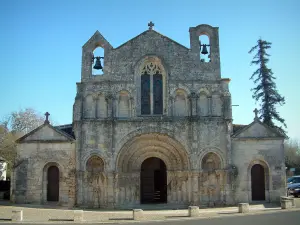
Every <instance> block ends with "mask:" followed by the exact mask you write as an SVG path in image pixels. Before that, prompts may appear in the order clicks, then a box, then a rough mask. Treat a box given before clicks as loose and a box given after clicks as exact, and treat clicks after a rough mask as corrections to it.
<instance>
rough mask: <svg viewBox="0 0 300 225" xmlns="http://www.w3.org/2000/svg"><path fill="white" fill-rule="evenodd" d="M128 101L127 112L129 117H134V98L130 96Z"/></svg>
mask: <svg viewBox="0 0 300 225" xmlns="http://www.w3.org/2000/svg"><path fill="white" fill-rule="evenodd" d="M129 101H130V103H129V107H130V109H129V110H130V112H129V117H134V111H133V107H134V98H133V97H130V99H129Z"/></svg>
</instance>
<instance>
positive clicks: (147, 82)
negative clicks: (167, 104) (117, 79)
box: [141, 62, 164, 115]
mask: <svg viewBox="0 0 300 225" xmlns="http://www.w3.org/2000/svg"><path fill="white" fill-rule="evenodd" d="M141 74H142V75H141V114H142V115H151V114H154V115H161V114H163V91H164V88H163V76H162V71H161V68H160V66H159V65H156V64H155V63H153V62H149V63H147V64H145V66H144V67H143V69H142V73H141Z"/></svg>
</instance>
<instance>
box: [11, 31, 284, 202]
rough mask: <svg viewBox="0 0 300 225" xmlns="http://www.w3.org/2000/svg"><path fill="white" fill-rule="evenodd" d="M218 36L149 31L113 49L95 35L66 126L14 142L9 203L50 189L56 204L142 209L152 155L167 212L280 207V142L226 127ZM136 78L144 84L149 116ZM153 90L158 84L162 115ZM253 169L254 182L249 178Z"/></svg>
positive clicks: (225, 83) (273, 134)
mask: <svg viewBox="0 0 300 225" xmlns="http://www.w3.org/2000/svg"><path fill="white" fill-rule="evenodd" d="M151 28H152V27H151ZM218 31H219V29H218V28H217V27H211V26H209V25H199V26H196V27H191V28H190V29H189V33H190V48H187V47H185V46H183V45H181V44H179V43H177V42H175V41H173V40H171V39H170V38H168V37H166V36H164V35H162V34H160V33H158V32H157V31H155V30H154V29H149V30H146V31H145V32H143V33H141V34H140V35H138V36H137V37H134V38H133V39H131V40H129V41H128V42H126V43H124V44H122V45H121V46H119V47H117V48H114V47H112V45H111V44H110V43H109V42H108V41H107V40H106V39H105V38H104V37H103V36H102V35H101V34H100V32H98V31H96V33H95V34H94V35H93V36H92V37H91V38H90V39H89V40H88V42H87V43H86V44H84V45H83V47H82V67H81V82H79V83H77V93H76V96H75V102H74V106H73V123H72V124H70V125H65V126H58V127H53V126H51V125H50V124H48V123H45V124H44V125H42V126H41V127H39V128H37V129H36V130H34V131H32V132H30V133H29V134H27V135H25V136H24V137H22V138H21V139H19V140H18V163H17V164H16V166H15V169H14V172H13V182H12V189H11V192H12V201H14V202H18V203H24V202H26V203H41V204H48V203H49V202H50V200H51V201H52V200H53V199H55V193H56V191H57V195H58V200H55V202H56V203H57V204H59V205H69V206H74V205H77V206H81V207H91V208H93V207H96V208H132V207H138V208H141V206H142V202H141V201H142V198H144V197H145V196H146V197H147V194H148V195H149V194H154V192H153V190H152V191H151V190H150V191H149V190H148V191H145V190H146V189H147V188H149V187H150V186H151V185H152V186H153V185H154V184H155V185H154V186H157V184H158V183H157V181H153V180H152V183H151V184H149V185H148V186H147V185H146V186H143V185H142V183H143V182H145V181H144V180H147V179H146V178H145V179H144V178H143V176H144V175H143V174H144V173H143V172H142V171H143V162H145V160H146V159H149V158H152V157H154V158H158V159H160V160H162V162H163V163H164V165H165V168H166V171H164V172H165V173H166V180H165V181H164V182H165V183H161V184H160V185H161V186H162V187H159V188H160V189H159V190H160V193H165V194H166V200H165V201H164V204H166V205H167V206H169V207H174V206H176V207H187V206H189V205H193V206H200V207H213V206H219V205H233V204H236V203H238V202H252V201H254V200H256V199H257V198H261V199H260V200H263V201H266V202H277V201H278V202H279V200H280V199H279V197H280V196H282V195H285V193H286V191H285V188H286V187H285V165H284V153H283V141H284V136H282V135H281V134H280V133H278V132H277V131H276V130H273V129H271V128H269V127H267V126H266V125H265V124H263V123H262V122H260V121H259V120H258V119H257V118H255V119H254V121H253V122H252V123H250V124H249V125H243V126H241V125H239V126H237V125H233V124H232V121H233V119H232V109H231V94H230V91H229V82H230V79H228V78H221V70H220V49H219V33H218ZM201 35H207V36H208V37H209V43H207V44H210V49H209V62H204V61H203V60H201V57H203V56H202V54H201V53H200V44H203V43H200V41H199V36H201ZM97 47H100V48H103V49H104V66H103V74H102V75H95V74H93V69H92V67H93V57H94V54H93V52H94V50H95V49H96V48H97ZM143 74H147V76H149V82H150V83H149V86H150V89H149V90H148V91H149V92H148V94H149V96H150V97H149V100H150V101H149V104H150V105H149V107H150V108H149V109H150V113H148V114H147V115H145V114H143V112H142V104H145V102H143V101H144V100H143V99H144V96H145V94H144V92H145V89H144V86H142V84H143V79H142V75H143ZM157 74H159V76H161V83H159V84H157V83H155V82H156V81H155V77H156V75H157ZM156 84H157V85H161V92H160V97H161V99H162V102H161V105H160V106H161V107H162V113H159V114H157V113H155V107H156V106H155V104H158V103H157V95H156V93H157V90H158V89H157V88H156V86H155V85H156ZM155 96H156V97H155ZM143 107H144V105H143ZM254 165H259V166H256V167H255V168H258V169H257V170H256V169H254V167H253V166H254ZM50 167H51V169H50ZM53 167H57V168H58V171H59V176H58V178H57V179H56V178H55V177H56V175H55V172H51V171H55V168H54V169H53ZM257 171H261V172H259V174H257V176H256V177H261V179H260V180H259V179H256V180H255V179H254V176H253V173H258V172H257ZM53 174H54V175H53ZM251 174H252V175H251ZM55 179H56V180H57V182H58V186H57V184H56V183H57V182H55ZM149 179H150V178H149ZM149 179H148V180H149ZM151 179H154V178H153V177H152V178H151ZM161 179H163V178H161ZM153 182H154V183H153ZM155 182H156V183H155ZM152 188H153V187H152ZM150 189H151V188H150ZM154 189H155V188H154ZM55 190H56V191H55ZM49 193H50V194H49ZM146 197H145V198H146ZM161 198H162V197H161Z"/></svg>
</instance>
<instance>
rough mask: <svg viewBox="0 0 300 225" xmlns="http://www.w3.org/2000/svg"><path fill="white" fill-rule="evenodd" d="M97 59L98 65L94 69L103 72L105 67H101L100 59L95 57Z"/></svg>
mask: <svg viewBox="0 0 300 225" xmlns="http://www.w3.org/2000/svg"><path fill="white" fill-rule="evenodd" d="M95 58H96V63H95V66H94V67H93V68H94V69H95V70H102V69H103V67H102V65H101V61H100V57H95Z"/></svg>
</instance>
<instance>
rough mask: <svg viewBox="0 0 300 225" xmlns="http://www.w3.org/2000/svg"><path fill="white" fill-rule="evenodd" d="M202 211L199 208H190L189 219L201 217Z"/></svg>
mask: <svg viewBox="0 0 300 225" xmlns="http://www.w3.org/2000/svg"><path fill="white" fill-rule="evenodd" d="M199 214H200V211H199V207H198V206H189V217H197V216H199Z"/></svg>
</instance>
